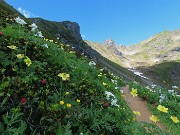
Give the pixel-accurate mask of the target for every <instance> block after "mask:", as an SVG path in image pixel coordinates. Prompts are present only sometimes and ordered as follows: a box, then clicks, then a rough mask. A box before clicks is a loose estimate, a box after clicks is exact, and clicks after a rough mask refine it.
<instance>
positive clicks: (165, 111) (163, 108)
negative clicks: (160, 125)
mask: <svg viewBox="0 0 180 135" xmlns="http://www.w3.org/2000/svg"><path fill="white" fill-rule="evenodd" d="M157 109H158V110H159V111H161V112H164V113H167V112H168V108H166V107H164V106H162V105H158V107H157Z"/></svg>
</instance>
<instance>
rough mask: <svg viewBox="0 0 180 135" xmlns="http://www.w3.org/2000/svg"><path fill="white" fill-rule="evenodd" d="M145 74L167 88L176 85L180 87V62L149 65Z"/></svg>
mask: <svg viewBox="0 0 180 135" xmlns="http://www.w3.org/2000/svg"><path fill="white" fill-rule="evenodd" d="M145 75H147V76H150V77H151V78H152V79H153V80H155V82H157V83H158V84H161V86H164V87H166V88H169V89H170V88H171V87H172V86H174V85H176V86H179V87H180V84H179V81H180V77H179V76H180V62H178V61H177V62H165V63H161V64H157V65H155V66H152V67H148V68H147V71H146V72H145Z"/></svg>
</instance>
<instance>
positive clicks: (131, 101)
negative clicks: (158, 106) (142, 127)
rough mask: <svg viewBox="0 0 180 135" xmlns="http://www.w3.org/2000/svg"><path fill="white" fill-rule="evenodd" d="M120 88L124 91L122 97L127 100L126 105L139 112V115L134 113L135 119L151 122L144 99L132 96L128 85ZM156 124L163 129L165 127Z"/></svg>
mask: <svg viewBox="0 0 180 135" xmlns="http://www.w3.org/2000/svg"><path fill="white" fill-rule="evenodd" d="M122 90H123V91H124V95H125V98H124V99H125V101H126V102H127V104H128V106H129V107H130V108H131V110H132V111H139V112H140V113H141V116H138V115H136V120H137V121H139V122H140V121H144V122H147V123H152V121H151V120H150V118H149V117H150V116H151V115H152V113H151V112H150V111H149V109H148V107H147V103H146V101H143V100H142V99H141V98H140V97H133V96H132V95H131V93H130V90H129V86H126V87H122ZM157 126H158V127H160V128H161V129H163V130H164V129H165V127H164V126H163V125H162V124H160V123H157Z"/></svg>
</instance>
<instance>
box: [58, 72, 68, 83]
mask: <svg viewBox="0 0 180 135" xmlns="http://www.w3.org/2000/svg"><path fill="white" fill-rule="evenodd" d="M58 76H59V77H61V78H62V80H63V81H66V80H69V77H70V75H69V74H66V73H59V74H58Z"/></svg>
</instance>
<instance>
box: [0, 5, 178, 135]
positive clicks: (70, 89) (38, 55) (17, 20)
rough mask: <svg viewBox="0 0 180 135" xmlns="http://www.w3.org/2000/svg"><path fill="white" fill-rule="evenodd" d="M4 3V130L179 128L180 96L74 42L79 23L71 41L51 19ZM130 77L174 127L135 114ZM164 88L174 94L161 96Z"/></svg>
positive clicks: (140, 131)
mask: <svg viewBox="0 0 180 135" xmlns="http://www.w3.org/2000/svg"><path fill="white" fill-rule="evenodd" d="M0 7H1V8H0V58H1V61H0V78H1V79H0V134H2V135H24V134H27V135H31V134H32V135H41V134H42V135H82V134H84V135H112V134H113V135H144V134H148V135H152V134H157V135H164V134H170V133H173V134H175V135H176V134H177V135H178V134H179V130H178V129H179V128H180V124H179V122H177V120H178V118H180V109H179V101H180V97H178V96H176V95H172V94H170V93H168V92H167V91H164V90H163V89H162V92H159V91H158V92H157V93H155V92H154V91H153V92H152V91H149V92H147V89H146V88H144V87H143V86H142V85H140V84H138V83H137V82H131V81H129V80H131V79H132V76H133V75H132V73H131V72H128V70H127V69H125V68H121V67H118V65H117V64H115V63H113V62H111V61H108V60H107V59H105V58H103V57H102V56H101V55H100V54H98V53H95V52H91V53H92V54H96V55H97V61H96V62H94V60H92V59H90V58H89V57H87V56H88V55H87V56H86V54H85V53H82V52H81V51H79V50H76V49H75V47H73V46H72V44H73V43H74V41H75V40H74V38H73V37H71V36H73V34H72V31H68V33H69V35H71V36H68V38H66V40H67V42H65V43H64V42H62V41H61V40H55V38H56V37H52V38H51V37H50V36H49V35H51V34H53V33H48V31H51V30H48V31H47V30H46V28H48V27H49V25H50V24H52V22H50V24H45V25H47V27H46V28H45V27H43V26H41V25H40V26H37V25H35V24H32V20H31V19H30V20H29V19H27V18H24V17H22V16H21V15H19V13H18V12H17V11H15V10H14V9H12V7H10V6H9V5H8V4H6V3H4V1H1V2H0ZM68 23H69V22H68ZM52 25H56V24H52ZM57 27H59V26H57ZM41 31H42V32H41ZM53 32H54V31H53ZM46 33H48V34H46ZM66 36H67V35H66V34H65V35H64V36H62V40H63V39H64V37H66ZM71 38H73V39H72V40H71ZM76 41H77V40H76ZM68 42H69V44H67V43H68ZM76 44H77V45H78V46H83V45H84V43H83V44H81V43H80V42H79V41H78V42H76ZM83 48H84V49H86V46H83ZM83 51H84V50H83ZM98 62H99V63H98ZM107 64H108V65H107ZM105 66H107V67H108V68H105ZM111 67H112V68H111ZM130 73H131V74H130ZM125 78H126V79H125ZM132 80H133V79H132ZM125 85H129V86H130V89H131V90H132V91H133V89H135V88H137V89H138V90H137V92H138V96H140V97H142V98H144V99H146V100H147V102H148V103H149V105H150V107H151V110H153V111H152V112H153V114H154V115H157V116H158V117H159V120H160V122H161V123H164V124H165V126H166V128H167V131H166V130H164V131H162V130H161V129H160V128H159V127H158V126H157V125H156V123H146V122H138V121H136V116H135V114H134V113H133V111H134V110H131V109H130V108H129V107H128V105H127V103H126V102H125V100H124V96H125V95H124V94H123V92H120V89H121V88H122V87H123V86H125ZM131 93H132V92H131ZM136 94H137V93H136ZM161 94H164V95H166V96H167V97H166V99H164V101H162V102H159V97H160V95H161ZM132 95H133V94H132ZM152 101H153V102H152ZM158 104H162V105H164V106H166V105H167V107H168V108H169V110H168V113H167V114H163V115H162V112H160V111H158V110H157V109H156V108H157V105H158ZM171 117H172V118H177V120H176V121H175V122H174V121H173V120H171V119H170V118H171ZM165 118H166V119H165ZM169 125H170V126H169ZM169 127H170V128H169Z"/></svg>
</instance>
